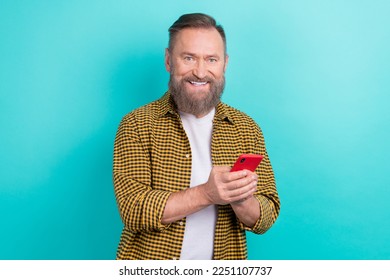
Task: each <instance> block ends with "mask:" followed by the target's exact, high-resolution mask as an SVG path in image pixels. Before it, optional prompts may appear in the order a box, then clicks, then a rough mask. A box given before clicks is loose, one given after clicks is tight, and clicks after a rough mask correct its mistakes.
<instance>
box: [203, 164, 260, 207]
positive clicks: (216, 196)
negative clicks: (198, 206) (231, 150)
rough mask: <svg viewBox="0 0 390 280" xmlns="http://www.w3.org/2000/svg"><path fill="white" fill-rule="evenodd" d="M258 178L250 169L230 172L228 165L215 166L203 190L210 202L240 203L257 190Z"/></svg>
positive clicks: (220, 203) (222, 203)
mask: <svg viewBox="0 0 390 280" xmlns="http://www.w3.org/2000/svg"><path fill="white" fill-rule="evenodd" d="M257 179H258V176H257V174H256V173H253V172H251V171H249V170H242V171H236V172H230V167H228V166H214V167H213V169H212V170H211V172H210V176H209V179H208V181H207V182H206V183H205V184H204V185H203V186H202V191H203V193H204V195H205V197H206V198H207V199H208V201H209V203H210V204H219V205H224V204H234V203H240V202H242V201H244V200H246V199H248V198H250V197H252V196H253V194H254V193H255V192H256V187H257Z"/></svg>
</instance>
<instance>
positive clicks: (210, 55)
mask: <svg viewBox="0 0 390 280" xmlns="http://www.w3.org/2000/svg"><path fill="white" fill-rule="evenodd" d="M180 55H181V56H186V55H189V56H195V57H197V56H198V55H197V54H195V53H191V52H182V53H181V54H180ZM206 57H215V58H218V59H219V58H220V56H219V55H218V54H209V55H206Z"/></svg>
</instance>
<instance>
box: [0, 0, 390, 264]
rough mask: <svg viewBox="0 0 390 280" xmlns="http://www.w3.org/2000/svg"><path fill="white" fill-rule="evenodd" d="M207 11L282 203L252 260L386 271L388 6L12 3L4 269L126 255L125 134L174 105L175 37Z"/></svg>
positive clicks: (5, 44) (3, 62)
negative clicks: (170, 94)
mask: <svg viewBox="0 0 390 280" xmlns="http://www.w3.org/2000/svg"><path fill="white" fill-rule="evenodd" d="M199 11H200V12H205V13H209V14H211V15H212V16H214V17H215V18H216V19H217V20H218V21H219V22H220V23H221V24H222V25H223V26H224V27H225V29H226V33H227V39H228V53H229V55H230V63H229V67H228V70H227V74H226V76H227V77H226V78H227V85H226V90H225V93H224V96H223V100H224V101H225V102H226V103H229V104H230V105H232V106H235V107H236V108H239V109H241V110H243V111H245V112H246V113H248V114H249V115H251V116H252V117H253V118H254V119H255V120H256V121H257V122H258V123H259V124H260V126H261V127H262V129H263V132H264V135H265V139H266V143H267V147H268V151H269V155H270V158H271V160H272V164H273V167H274V170H275V174H276V180H277V185H278V190H279V193H280V197H281V201H282V210H281V214H280V218H279V219H278V221H277V223H276V224H275V225H274V227H273V228H272V229H271V230H270V231H269V232H268V233H267V234H265V235H263V236H256V235H253V234H251V233H249V234H248V243H249V258H250V259H288V260H289V259H389V257H390V210H389V200H390V191H389V185H390V182H389V175H388V170H389V164H388V160H389V159H388V157H389V140H390V139H389V138H390V137H389V136H390V133H389V117H390V114H389V109H388V108H389V103H390V97H389V93H390V92H389V90H390V77H389V73H390V66H389V65H390V63H389V62H390V51H389V50H390V31H389V26H390V17H389V14H390V2H389V1H387V0H383V1H380V0H379V1H378V0H377V1H375V0H370V1H368V0H367V1H366V0H362V1H352V0H350V1H348V0H345V1H332V0H331V1H316V0H314V1H303V0H296V1H287V0H283V1H282V0H281V1H255V0H253V1H210V0H208V1H200V0H199V1H184V0H168V1H151V0H143V1H123V0H122V1H102V0H101V1H98V0H94V1H92V0H81V1H73V0H70V1H48V0H35V1H27V0H26V1H22V0H13V1H6V0H1V1H0V114H1V118H0V128H1V137H0V156H1V161H0V164H1V167H0V227H1V230H0V259H113V258H115V251H116V246H117V243H118V241H119V236H120V232H121V228H122V224H121V221H120V218H119V215H118V211H117V208H116V203H115V198H114V193H113V186H112V177H111V166H112V152H113V141H114V137H115V132H116V129H117V126H118V124H119V121H120V120H121V118H122V116H124V115H125V114H126V113H127V112H129V111H131V110H132V109H135V108H137V107H139V106H141V105H143V104H146V103H148V102H150V101H152V100H155V99H157V98H159V97H160V96H161V95H162V94H163V93H164V91H165V90H166V88H167V80H168V74H167V73H166V71H165V68H164V64H163V59H164V48H165V47H166V45H167V38H168V33H167V29H168V27H169V26H170V25H171V24H172V23H173V21H174V20H176V19H177V18H178V16H179V15H181V14H183V13H188V12H199Z"/></svg>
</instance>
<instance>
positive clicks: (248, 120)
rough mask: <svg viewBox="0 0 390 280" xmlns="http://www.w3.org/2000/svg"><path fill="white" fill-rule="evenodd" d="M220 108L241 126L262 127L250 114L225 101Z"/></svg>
mask: <svg viewBox="0 0 390 280" xmlns="http://www.w3.org/2000/svg"><path fill="white" fill-rule="evenodd" d="M220 109H221V111H222V112H224V115H226V117H227V118H228V119H229V120H230V121H231V122H232V123H233V124H234V125H237V126H239V127H240V126H241V127H247V128H255V129H260V127H259V125H258V124H257V123H256V121H255V120H254V119H253V118H252V117H250V116H249V115H248V114H246V113H244V112H242V111H240V110H238V109H236V108H234V107H232V106H230V105H228V104H225V103H221V104H220Z"/></svg>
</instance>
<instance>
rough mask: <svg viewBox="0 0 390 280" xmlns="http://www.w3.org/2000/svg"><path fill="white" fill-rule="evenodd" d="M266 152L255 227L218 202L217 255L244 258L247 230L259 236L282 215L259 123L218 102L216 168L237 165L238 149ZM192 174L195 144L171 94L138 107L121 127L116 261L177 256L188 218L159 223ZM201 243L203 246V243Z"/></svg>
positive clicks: (116, 182)
mask: <svg viewBox="0 0 390 280" xmlns="http://www.w3.org/2000/svg"><path fill="white" fill-rule="evenodd" d="M243 153H246V154H249V153H253V154H262V155H264V156H265V157H264V159H263V161H262V162H261V164H260V166H259V167H258V168H257V170H256V173H257V174H258V175H259V180H258V189H257V192H256V194H255V197H256V198H257V199H258V201H259V203H260V208H261V209H260V210H261V216H260V218H259V220H258V221H257V222H256V224H255V225H254V226H253V228H248V227H246V226H245V225H243V224H242V223H241V222H240V221H239V220H238V219H237V218H236V216H235V214H234V212H233V210H232V208H231V206H230V205H219V206H218V219H217V224H216V229H215V237H214V259H217V260H221V259H224V260H231V259H246V258H247V247H246V237H245V230H250V231H252V232H254V233H258V234H262V233H264V232H266V231H267V230H268V229H269V228H270V227H271V226H272V224H273V223H274V222H275V220H276V218H277V217H278V215H279V209H280V201H279V197H278V194H277V191H276V187H275V180H274V174H273V171H272V167H271V164H270V161H269V158H268V155H267V152H266V149H265V144H264V138H263V135H262V132H261V130H260V128H259V127H258V125H257V124H256V123H255V122H254V121H253V120H252V119H251V118H250V117H248V116H247V115H245V114H244V113H242V112H240V111H238V110H236V109H234V108H232V107H229V106H228V105H226V104H224V103H222V102H221V103H219V104H218V105H217V108H216V113H215V117H214V120H213V134H212V142H211V157H212V162H213V165H226V166H232V165H233V163H234V162H235V160H236V159H237V157H238V156H239V155H240V154H243ZM190 178H191V148H190V143H189V141H188V138H187V136H186V133H185V131H184V129H183V126H182V123H181V120H180V116H179V114H178V113H177V112H176V111H175V106H174V103H173V101H172V97H171V96H170V94H169V93H166V94H165V95H164V96H163V97H162V98H161V99H159V100H156V101H154V102H152V103H150V104H148V105H145V106H143V107H141V108H138V109H136V110H134V111H133V112H131V113H129V114H128V115H126V116H125V117H124V118H123V119H122V122H121V123H120V125H119V128H118V131H117V135H116V139H115V147H114V168H113V179H114V189H115V195H116V199H117V203H118V207H119V212H120V216H121V218H122V221H123V223H124V228H123V231H122V235H121V239H120V242H119V246H118V251H117V259H138V260H144V259H149V260H150V259H156V260H165V259H179V258H180V251H181V246H182V241H183V236H184V228H185V224H186V219H185V218H183V219H182V220H179V221H177V222H174V223H171V224H169V225H163V224H161V217H162V214H163V211H164V207H165V204H166V202H167V199H168V197H169V195H170V194H171V193H172V192H178V191H181V190H183V189H186V188H188V187H189V185H190ZM199 245H200V246H201V244H199Z"/></svg>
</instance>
